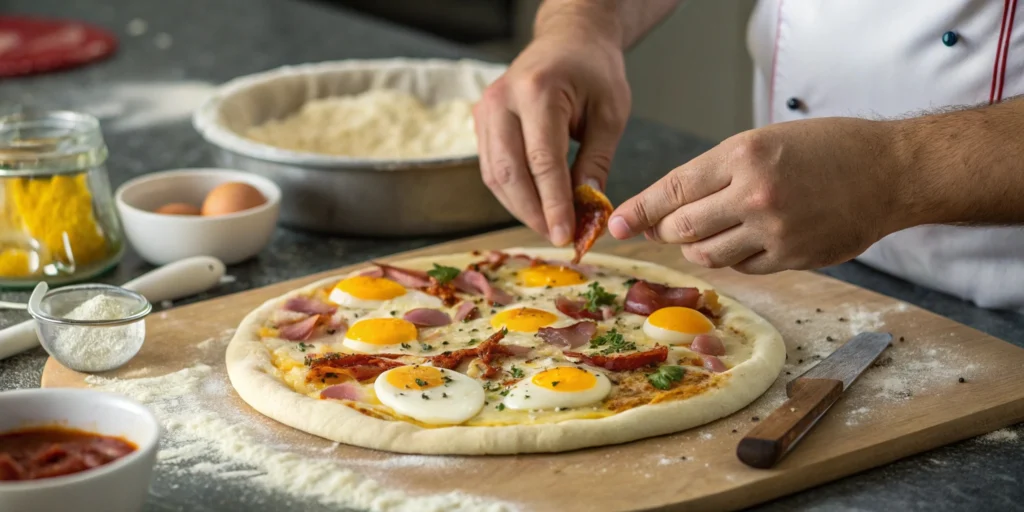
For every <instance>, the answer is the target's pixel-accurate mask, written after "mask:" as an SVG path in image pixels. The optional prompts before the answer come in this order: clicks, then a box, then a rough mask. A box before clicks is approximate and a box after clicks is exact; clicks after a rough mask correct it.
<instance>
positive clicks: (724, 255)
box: [681, 225, 764, 268]
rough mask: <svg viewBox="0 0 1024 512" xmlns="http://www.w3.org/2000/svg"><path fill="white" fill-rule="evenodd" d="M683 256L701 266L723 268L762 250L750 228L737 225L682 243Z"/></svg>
mask: <svg viewBox="0 0 1024 512" xmlns="http://www.w3.org/2000/svg"><path fill="white" fill-rule="evenodd" d="M681 249H682V251H683V257H685V258H686V259H687V260H689V261H690V262H692V263H696V264H697V265H700V266H702V267H708V268H723V267H730V266H732V265H736V264H738V263H740V262H742V261H745V260H746V259H747V258H750V257H751V256H753V255H755V254H758V253H761V252H764V245H762V244H761V242H759V241H758V238H757V237H756V236H754V233H752V232H751V229H750V228H747V227H745V226H743V225H739V226H736V227H733V228H729V229H727V230H725V231H723V232H721V233H718V234H717V235H715V236H712V237H710V238H706V239H704V240H701V241H699V242H694V243H689V244H683V245H682V248H681Z"/></svg>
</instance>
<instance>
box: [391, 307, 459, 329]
mask: <svg viewBox="0 0 1024 512" xmlns="http://www.w3.org/2000/svg"><path fill="white" fill-rule="evenodd" d="M402 318H404V319H406V320H408V321H409V322H411V323H412V324H414V325H416V326H417V327H440V326H442V325H448V324H450V323H452V319H451V317H449V316H448V313H445V312H444V311H441V310H438V309H430V308H416V309H411V310H409V311H408V312H407V313H406V314H405V315H403V316H402Z"/></svg>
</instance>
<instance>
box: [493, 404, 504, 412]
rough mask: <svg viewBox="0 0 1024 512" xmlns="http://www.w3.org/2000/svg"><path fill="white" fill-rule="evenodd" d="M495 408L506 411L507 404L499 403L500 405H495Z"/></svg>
mask: <svg viewBox="0 0 1024 512" xmlns="http://www.w3.org/2000/svg"><path fill="white" fill-rule="evenodd" d="M495 409H497V410H499V411H504V410H505V404H498V406H497V407H495Z"/></svg>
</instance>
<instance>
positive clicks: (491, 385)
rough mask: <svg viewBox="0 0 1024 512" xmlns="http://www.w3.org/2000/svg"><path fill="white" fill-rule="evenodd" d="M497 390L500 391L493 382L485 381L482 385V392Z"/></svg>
mask: <svg viewBox="0 0 1024 512" xmlns="http://www.w3.org/2000/svg"><path fill="white" fill-rule="evenodd" d="M498 389H500V388H499V387H498V385H497V384H495V383H494V382H491V381H487V382H486V383H485V384H484V391H497V390H498Z"/></svg>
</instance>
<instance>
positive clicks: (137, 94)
mask: <svg viewBox="0 0 1024 512" xmlns="http://www.w3.org/2000/svg"><path fill="white" fill-rule="evenodd" d="M215 89H216V86H215V85H213V84H211V83H207V82H200V81H188V80H182V81H174V82H120V83H115V84H111V85H104V86H103V87H102V88H100V87H97V88H91V89H87V90H85V91H81V92H79V93H76V96H77V97H76V98H73V99H74V100H75V101H73V106H74V108H75V110H79V111H82V112H85V113H87V114H91V115H94V116H96V117H98V118H100V120H101V121H103V122H104V129H109V130H112V131H114V132H123V131H128V130H135V129H139V128H147V127H150V126H157V125H163V124H168V123H174V122H178V121H185V120H187V119H188V118H189V117H191V115H192V112H193V111H194V110H195V109H196V108H198V107H199V105H200V104H202V102H203V101H205V100H206V99H207V98H209V97H210V95H212V94H213V92H214V90H215Z"/></svg>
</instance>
